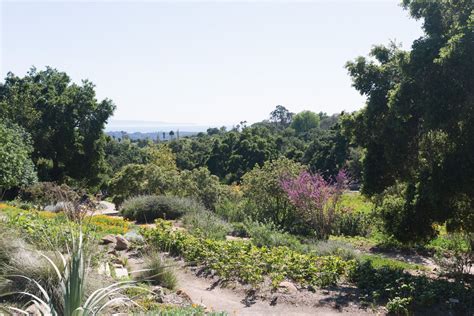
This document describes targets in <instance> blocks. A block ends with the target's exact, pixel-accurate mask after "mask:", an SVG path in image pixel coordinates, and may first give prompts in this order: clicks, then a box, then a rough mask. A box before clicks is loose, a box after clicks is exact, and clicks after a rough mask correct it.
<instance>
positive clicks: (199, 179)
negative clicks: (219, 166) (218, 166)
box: [175, 167, 224, 210]
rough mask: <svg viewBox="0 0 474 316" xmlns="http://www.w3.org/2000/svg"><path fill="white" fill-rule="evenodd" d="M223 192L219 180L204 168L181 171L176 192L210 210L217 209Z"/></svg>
mask: <svg viewBox="0 0 474 316" xmlns="http://www.w3.org/2000/svg"><path fill="white" fill-rule="evenodd" d="M223 191H224V186H223V185H221V184H220V183H219V178H218V177H217V176H215V175H211V173H210V172H209V170H207V168H204V167H201V168H198V169H193V170H184V171H181V173H180V176H179V184H178V185H177V188H176V190H175V192H176V194H177V195H180V196H186V197H191V198H195V199H196V200H198V201H200V202H201V203H202V204H203V205H204V206H205V207H206V208H208V209H210V210H214V209H215V207H216V204H217V203H218V202H219V200H220V198H221V196H222V194H223Z"/></svg>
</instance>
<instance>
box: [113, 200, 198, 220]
mask: <svg viewBox="0 0 474 316" xmlns="http://www.w3.org/2000/svg"><path fill="white" fill-rule="evenodd" d="M201 209H204V208H203V206H202V205H200V204H199V203H197V202H195V201H194V200H191V199H188V198H180V197H174V196H165V195H142V196H136V197H133V198H130V199H128V200H126V201H125V202H124V203H123V204H122V206H121V207H120V214H122V215H123V217H125V218H126V219H131V220H136V221H138V222H147V223H152V222H153V221H154V220H155V219H157V218H164V219H177V218H179V217H181V216H183V215H184V214H185V213H187V212H192V211H196V210H201Z"/></svg>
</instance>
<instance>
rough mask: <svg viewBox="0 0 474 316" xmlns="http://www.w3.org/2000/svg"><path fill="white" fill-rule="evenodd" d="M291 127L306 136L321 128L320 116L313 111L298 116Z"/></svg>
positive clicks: (294, 118)
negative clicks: (311, 131)
mask: <svg viewBox="0 0 474 316" xmlns="http://www.w3.org/2000/svg"><path fill="white" fill-rule="evenodd" d="M291 127H292V128H293V129H294V130H295V131H296V132H297V133H298V134H304V133H307V132H309V131H310V130H312V129H314V128H318V127H319V116H318V115H317V114H316V113H314V112H311V111H303V112H300V113H298V114H296V115H295V116H294V117H293V122H291Z"/></svg>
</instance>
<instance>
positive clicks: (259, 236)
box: [245, 221, 301, 249]
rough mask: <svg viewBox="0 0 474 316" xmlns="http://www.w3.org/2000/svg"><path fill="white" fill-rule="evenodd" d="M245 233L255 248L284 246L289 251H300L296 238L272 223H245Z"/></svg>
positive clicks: (299, 244)
mask: <svg viewBox="0 0 474 316" xmlns="http://www.w3.org/2000/svg"><path fill="white" fill-rule="evenodd" d="M245 227H246V231H247V232H248V235H249V236H250V238H251V239H252V243H253V244H254V245H256V246H257V247H264V246H265V247H279V246H286V247H288V248H291V249H301V243H300V242H299V240H298V238H296V237H295V236H293V235H290V234H288V233H286V232H283V231H281V230H279V229H278V228H277V227H276V226H275V225H274V224H273V223H271V222H270V223H259V222H252V221H246V222H245Z"/></svg>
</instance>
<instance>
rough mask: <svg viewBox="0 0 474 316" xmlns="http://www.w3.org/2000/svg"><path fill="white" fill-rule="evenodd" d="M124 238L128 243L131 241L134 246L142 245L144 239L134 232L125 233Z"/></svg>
mask: <svg viewBox="0 0 474 316" xmlns="http://www.w3.org/2000/svg"><path fill="white" fill-rule="evenodd" d="M124 237H125V239H127V240H128V241H131V242H133V243H136V244H143V243H144V242H145V238H143V236H142V235H140V234H139V233H137V232H136V231H130V232H128V233H126V234H125V236H124Z"/></svg>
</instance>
